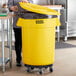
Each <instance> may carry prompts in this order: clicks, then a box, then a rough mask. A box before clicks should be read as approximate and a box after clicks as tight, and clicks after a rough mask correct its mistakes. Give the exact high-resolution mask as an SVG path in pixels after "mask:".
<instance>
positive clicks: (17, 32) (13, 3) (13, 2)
mask: <svg viewBox="0 0 76 76" xmlns="http://www.w3.org/2000/svg"><path fill="white" fill-rule="evenodd" d="M19 2H26V3H28V2H30V3H33V1H32V0H8V8H9V10H10V11H12V12H14V14H15V16H14V17H13V30H14V36H15V52H16V66H18V67H20V66H21V60H22V57H21V50H22V33H21V27H18V26H16V23H17V20H18V18H19V16H18V12H19V10H21V9H19V8H18V6H17V5H18V4H19ZM25 14H26V15H27V14H28V13H25ZM27 18H28V16H27Z"/></svg>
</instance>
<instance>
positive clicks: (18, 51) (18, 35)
mask: <svg viewBox="0 0 76 76" xmlns="http://www.w3.org/2000/svg"><path fill="white" fill-rule="evenodd" d="M14 35H15V51H16V62H17V63H19V64H20V63H21V50H22V35H21V28H14Z"/></svg>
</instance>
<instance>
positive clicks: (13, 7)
mask: <svg viewBox="0 0 76 76" xmlns="http://www.w3.org/2000/svg"><path fill="white" fill-rule="evenodd" d="M10 10H12V11H14V12H16V11H18V7H17V6H12V7H11V8H10Z"/></svg>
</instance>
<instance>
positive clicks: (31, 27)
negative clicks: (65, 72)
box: [17, 3, 60, 74]
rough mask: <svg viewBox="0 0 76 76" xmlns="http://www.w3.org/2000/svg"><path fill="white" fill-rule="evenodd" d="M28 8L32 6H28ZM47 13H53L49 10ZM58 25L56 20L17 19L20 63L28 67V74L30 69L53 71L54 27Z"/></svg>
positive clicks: (55, 13) (56, 13)
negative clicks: (20, 33) (20, 31)
mask: <svg viewBox="0 0 76 76" xmlns="http://www.w3.org/2000/svg"><path fill="white" fill-rule="evenodd" d="M26 5H27V4H26ZM21 6H22V3H21ZM23 6H24V4H23ZM29 6H32V5H31V4H29ZM37 6H38V5H37ZM41 7H42V6H40V8H41ZM33 8H34V7H33ZM42 8H43V7H42ZM25 9H26V8H25ZM44 10H46V9H44ZM49 12H53V11H51V10H50V9H49ZM43 13H44V12H43ZM46 14H48V12H47V13H46ZM50 15H51V14H50ZM52 15H53V13H52ZM54 15H59V13H58V12H57V11H54ZM59 25H60V21H59V19H58V18H47V19H23V18H19V19H18V22H17V26H20V27H22V61H23V63H24V64H25V66H27V67H28V70H27V71H28V72H29V71H30V68H35V67H36V68H40V69H41V68H43V67H45V68H47V67H50V71H51V72H52V71H53V69H52V65H53V63H54V54H55V51H54V50H55V27H56V26H59ZM40 74H42V70H40Z"/></svg>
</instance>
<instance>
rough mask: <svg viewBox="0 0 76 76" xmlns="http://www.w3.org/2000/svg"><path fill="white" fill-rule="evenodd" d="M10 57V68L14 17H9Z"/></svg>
mask: <svg viewBox="0 0 76 76" xmlns="http://www.w3.org/2000/svg"><path fill="white" fill-rule="evenodd" d="M9 24H10V25H9V58H10V64H9V65H10V68H11V67H12V18H10V19H9Z"/></svg>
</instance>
